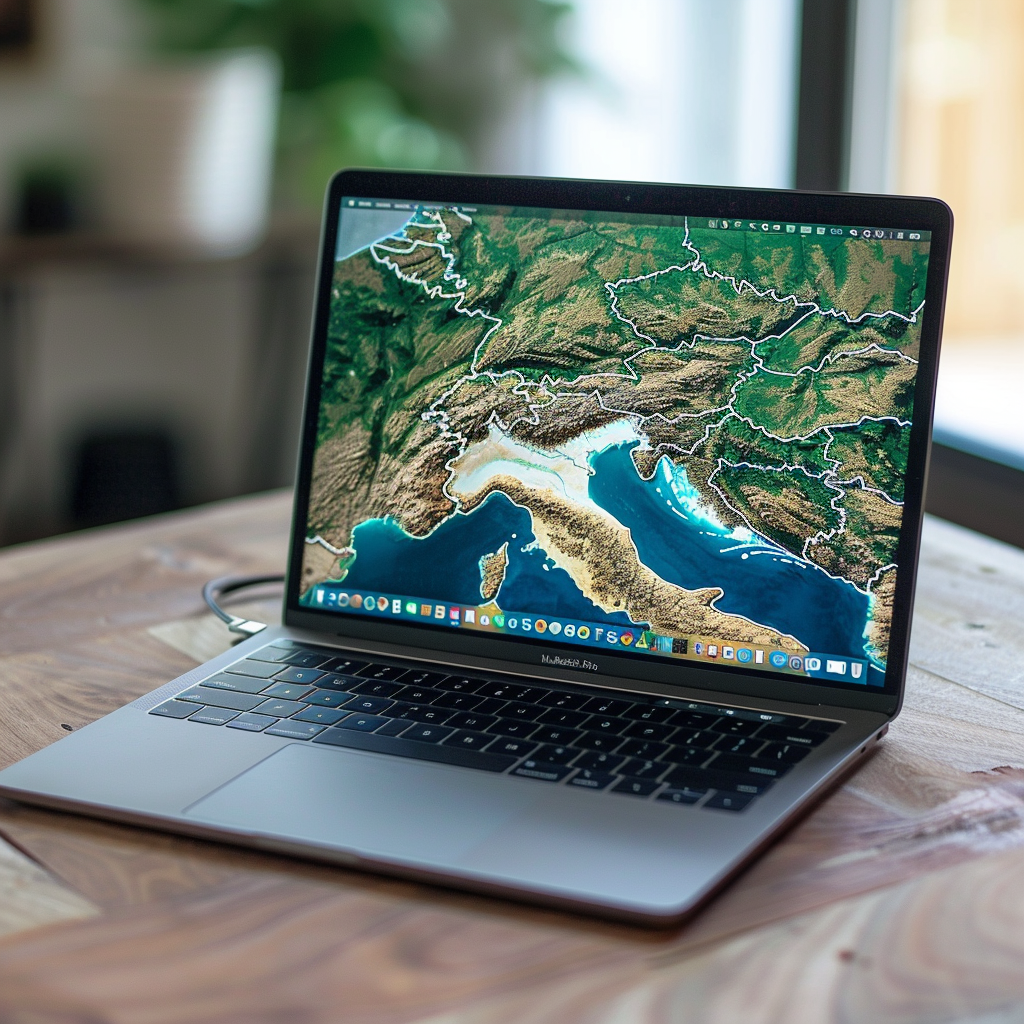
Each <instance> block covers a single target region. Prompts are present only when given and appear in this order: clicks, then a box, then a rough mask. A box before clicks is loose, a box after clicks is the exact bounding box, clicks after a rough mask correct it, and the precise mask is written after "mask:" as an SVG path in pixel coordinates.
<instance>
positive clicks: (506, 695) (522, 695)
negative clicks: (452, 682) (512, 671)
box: [476, 682, 545, 701]
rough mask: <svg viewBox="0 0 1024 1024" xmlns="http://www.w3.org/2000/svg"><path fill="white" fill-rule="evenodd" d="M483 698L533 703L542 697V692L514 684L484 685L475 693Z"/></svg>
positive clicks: (496, 683)
mask: <svg viewBox="0 0 1024 1024" xmlns="http://www.w3.org/2000/svg"><path fill="white" fill-rule="evenodd" d="M476 692H477V693H479V694H480V695H481V696H483V697H500V698H501V699H502V700H517V701H534V700H537V699H538V698H540V697H541V696H542V694H543V693H544V692H545V691H544V690H541V689H538V688H537V687H534V686H522V685H519V684H516V683H498V682H490V683H484V685H483V686H481V687H480V688H479V689H477V691H476Z"/></svg>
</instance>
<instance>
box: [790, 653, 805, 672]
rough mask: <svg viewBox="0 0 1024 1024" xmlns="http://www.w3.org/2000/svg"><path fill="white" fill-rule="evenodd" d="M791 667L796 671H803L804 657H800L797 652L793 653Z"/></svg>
mask: <svg viewBox="0 0 1024 1024" xmlns="http://www.w3.org/2000/svg"><path fill="white" fill-rule="evenodd" d="M789 667H790V668H791V669H792V670H793V671H794V672H803V670H804V659H803V658H801V657H798V656H797V655H795V654H791V655H790V656H789Z"/></svg>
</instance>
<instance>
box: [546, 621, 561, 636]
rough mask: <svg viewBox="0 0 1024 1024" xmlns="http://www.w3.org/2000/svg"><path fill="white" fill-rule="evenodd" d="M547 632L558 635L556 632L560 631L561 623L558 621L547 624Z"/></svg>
mask: <svg viewBox="0 0 1024 1024" xmlns="http://www.w3.org/2000/svg"><path fill="white" fill-rule="evenodd" d="M548 632H549V633H550V634H551V635H552V636H558V634H559V633H561V632H562V624H561V623H560V622H552V623H551V625H550V626H548Z"/></svg>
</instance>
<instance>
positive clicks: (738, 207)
mask: <svg viewBox="0 0 1024 1024" xmlns="http://www.w3.org/2000/svg"><path fill="white" fill-rule="evenodd" d="M343 196H365V197H378V198H380V199H396V200H397V199H401V200H407V201H412V202H424V203H445V204H449V203H450V204H487V205H497V206H518V207H543V208H549V209H555V210H592V211H600V212H607V213H631V214H641V215H646V214H650V215H665V214H667V215H673V216H682V215H686V216H692V217H730V218H732V217H740V218H751V219H755V218H756V219H758V220H760V219H762V218H763V219H764V220H767V221H803V222H814V223H822V224H864V225H871V226H872V227H877V228H886V229H889V228H891V229H893V230H897V229H907V230H927V231H930V232H931V247H930V254H929V266H928V280H927V284H926V291H925V310H926V311H927V312H926V314H925V316H924V319H923V323H922V336H921V353H920V359H919V365H918V373H917V379H916V384H915V397H914V411H913V421H912V426H911V434H910V442H909V453H908V462H907V474H906V482H905V494H904V509H903V526H902V529H901V533H900V541H899V547H898V549H897V557H896V562H897V565H898V567H899V568H898V572H897V581H896V590H895V596H894V601H893V613H892V623H891V629H890V643H889V650H888V657H887V668H886V674H885V685H884V687H871V688H870V689H869V688H867V687H865V686H864V685H857V684H841V683H833V682H831V681H815V682H813V683H810V682H801V681H798V680H796V679H795V678H794V677H793V676H790V675H785V674H782V673H774V672H770V671H763V670H756V671H744V670H743V669H742V668H740V667H738V666H737V667H731V666H730V667H723V668H718V667H717V666H715V667H704V666H703V665H701V664H699V663H693V662H689V661H683V660H681V659H673V658H667V657H666V658H659V657H655V656H638V655H637V654H634V653H631V652H628V651H625V650H624V651H622V652H621V653H617V652H614V651H611V650H609V651H607V652H606V651H604V650H603V649H600V650H595V649H592V648H589V647H588V648H585V649H584V648H581V647H579V646H574V645H572V644H571V643H561V644H560V643H555V642H551V641H542V642H539V643H538V642H533V641H531V640H529V639H528V638H525V637H520V636H503V635H498V634H485V635H481V634H477V633H474V632H472V631H470V630H464V629H451V628H448V627H445V626H433V625H427V624H424V625H413V624H407V623H405V622H388V621H386V620H375V619H370V618H368V617H364V616H359V615H356V614H344V613H339V612H335V611H318V610H315V609H312V608H309V607H303V606H301V605H300V604H299V596H300V594H299V586H300V580H301V563H302V555H303V545H304V541H305V536H306V523H307V512H308V505H309V494H310V483H311V475H312V462H313V455H314V451H315V442H316V435H317V423H318V418H319V408H320V388H321V377H322V369H323V360H324V354H325V348H326V341H327V329H328V320H329V315H330V300H331V281H332V276H333V267H334V257H335V246H336V239H337V230H338V222H339V213H340V211H341V199H342V197H343ZM951 234H952V214H951V212H950V210H949V208H948V207H947V206H946V205H945V204H944V203H942V202H941V201H939V200H935V199H921V198H905V197H882V196H863V195H854V194H825V193H810V192H795V191H773V190H761V189H734V188H708V187H696V186H682V185H660V184H650V183H636V182H610V181H576V180H562V179H539V178H513V177H497V176H481V175H457V174H426V173H414V172H393V171H375V170H346V171H341V172H339V173H338V174H337V175H335V177H334V178H333V179H332V181H331V183H330V186H329V187H328V190H327V196H326V201H325V208H324V222H323V228H322V232H321V245H320V265H319V269H318V274H317V284H316V292H315V299H314V310H313V325H312V339H311V345H310V353H309V364H308V372H307V384H306V401H305V409H304V412H303V424H302V434H301V442H300V450H299V458H298V466H297V473H296V486H295V501H294V512H293V519H292V535H291V548H290V553H289V560H288V573H287V582H286V587H285V598H284V609H283V618H284V622H285V624H286V625H288V626H292V627H296V628H304V629H311V630H316V631H319V632H321V633H323V634H325V635H326V636H330V637H332V638H337V639H339V640H341V641H344V640H345V639H346V638H350V639H351V640H353V641H356V640H361V641H367V642H370V643H374V644H378V643H379V644H386V643H389V642H390V643H394V644H396V645H402V646H405V647H414V648H419V649H422V650H425V651H431V650H434V651H437V652H438V653H439V654H443V655H444V656H446V657H451V656H453V655H456V656H457V655H459V654H464V655H469V656H473V657H482V658H489V659H497V660H499V661H502V662H508V663H509V669H510V671H515V670H516V667H517V666H521V667H522V668H523V669H524V670H525V669H526V668H527V667H531V668H532V669H534V670H536V668H537V667H538V666H539V665H540V663H541V656H542V655H548V657H549V658H550V656H551V655H552V654H553V653H555V652H557V653H559V654H560V655H563V656H567V657H569V658H576V659H580V658H585V659H586V660H587V661H588V662H590V663H591V664H592V665H596V671H595V674H594V682H595V683H600V684H601V685H614V680H615V679H616V678H620V679H623V680H629V681H631V683H632V685H633V686H635V684H636V681H642V680H649V681H651V682H656V683H659V684H662V685H665V684H668V685H678V686H685V687H690V688H700V689H707V690H708V691H709V692H718V693H722V692H728V693H737V694H743V695H747V696H750V697H764V698H765V699H775V700H787V701H796V702H801V703H811V704H829V705H832V706H835V707H850V708H861V709H866V710H877V711H881V712H883V713H886V714H892V713H895V712H896V711H897V710H898V708H899V705H900V702H901V701H902V694H903V688H904V684H905V679H906V668H907V658H908V653H909V641H910V620H911V614H912V609H913V598H914V588H915V583H916V575H917V561H918V552H919V547H920V540H921V528H922V522H923V514H924V489H925V481H926V478H927V466H928V456H929V445H930V436H931V425H932V414H933V409H934V402H935V387H936V376H937V367H938V353H939V342H940V338H941V331H942V314H943V306H944V299H945V286H946V278H947V274H948V265H949V250H950V242H951ZM425 596H426V595H425Z"/></svg>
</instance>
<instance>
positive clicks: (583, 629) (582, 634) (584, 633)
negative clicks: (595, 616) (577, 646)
mask: <svg viewBox="0 0 1024 1024" xmlns="http://www.w3.org/2000/svg"><path fill="white" fill-rule="evenodd" d="M576 635H577V636H578V637H579V638H580V639H581V640H589V639H590V627H589V626H580V627H579V629H577V630H576Z"/></svg>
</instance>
